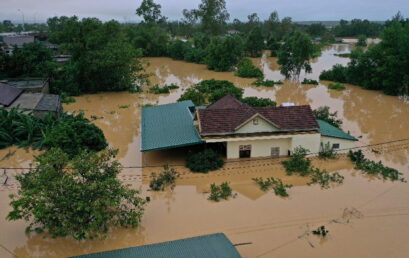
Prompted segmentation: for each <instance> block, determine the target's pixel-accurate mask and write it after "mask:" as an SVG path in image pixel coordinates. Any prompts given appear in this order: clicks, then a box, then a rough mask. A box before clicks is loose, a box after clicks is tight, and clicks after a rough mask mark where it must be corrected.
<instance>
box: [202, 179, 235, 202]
mask: <svg viewBox="0 0 409 258" xmlns="http://www.w3.org/2000/svg"><path fill="white" fill-rule="evenodd" d="M231 196H232V189H231V187H230V185H229V183H228V182H224V183H222V184H221V185H216V184H211V185H210V195H209V198H208V200H211V201H215V202H218V201H220V200H227V199H228V198H229V197H231Z"/></svg>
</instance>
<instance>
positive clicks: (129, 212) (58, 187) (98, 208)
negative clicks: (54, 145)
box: [7, 149, 144, 240]
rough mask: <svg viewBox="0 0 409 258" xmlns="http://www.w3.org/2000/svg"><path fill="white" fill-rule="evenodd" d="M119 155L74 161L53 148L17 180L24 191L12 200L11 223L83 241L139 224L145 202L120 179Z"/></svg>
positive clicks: (85, 154) (82, 155)
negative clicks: (115, 227) (13, 221)
mask: <svg viewBox="0 0 409 258" xmlns="http://www.w3.org/2000/svg"><path fill="white" fill-rule="evenodd" d="M116 154H117V151H114V150H105V151H103V152H101V153H99V154H95V153H90V152H87V151H83V152H81V153H79V155H78V156H77V157H75V158H74V159H73V160H69V157H68V155H67V154H66V153H64V152H63V151H62V150H60V149H51V150H50V151H48V152H46V153H44V154H42V155H40V156H38V157H36V163H37V164H36V167H35V169H33V170H31V171H29V172H28V173H25V174H21V175H18V176H17V177H16V179H17V180H18V182H19V183H20V185H21V188H20V190H19V191H18V193H17V194H16V195H12V196H11V199H12V201H11V207H12V211H11V212H10V213H9V214H8V216H7V219H8V220H20V219H24V220H25V221H28V222H29V223H30V224H29V226H28V227H27V231H36V232H48V233H49V234H51V236H52V237H66V236H71V237H73V238H75V239H77V240H81V239H87V238H91V239H92V238H98V237H101V236H103V235H104V234H106V233H107V232H108V230H109V228H110V227H111V226H121V227H136V226H138V225H139V223H140V221H141V217H142V214H143V210H144V201H143V199H141V198H140V197H139V196H138V191H136V190H132V189H130V188H128V187H127V186H124V185H123V184H122V183H121V182H120V181H119V180H118V178H117V175H118V174H119V173H120V164H119V163H118V162H117V161H113V160H112V159H113V158H114V157H115V155H116ZM65 168H68V169H65Z"/></svg>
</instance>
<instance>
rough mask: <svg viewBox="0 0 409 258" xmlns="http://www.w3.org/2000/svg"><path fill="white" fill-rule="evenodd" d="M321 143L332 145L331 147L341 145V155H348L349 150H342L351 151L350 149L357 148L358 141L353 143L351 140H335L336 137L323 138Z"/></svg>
mask: <svg viewBox="0 0 409 258" xmlns="http://www.w3.org/2000/svg"><path fill="white" fill-rule="evenodd" d="M321 142H322V143H323V144H326V143H328V142H329V143H330V146H331V147H332V145H333V144H337V143H338V144H339V149H340V150H341V151H339V153H346V152H348V150H342V149H349V148H354V147H356V141H351V140H345V139H340V138H334V137H326V136H321Z"/></svg>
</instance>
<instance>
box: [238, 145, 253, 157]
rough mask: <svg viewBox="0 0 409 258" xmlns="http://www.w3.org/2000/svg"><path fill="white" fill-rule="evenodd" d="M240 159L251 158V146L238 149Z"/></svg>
mask: <svg viewBox="0 0 409 258" xmlns="http://www.w3.org/2000/svg"><path fill="white" fill-rule="evenodd" d="M239 153H240V155H239V156H240V158H250V157H251V145H240V148H239Z"/></svg>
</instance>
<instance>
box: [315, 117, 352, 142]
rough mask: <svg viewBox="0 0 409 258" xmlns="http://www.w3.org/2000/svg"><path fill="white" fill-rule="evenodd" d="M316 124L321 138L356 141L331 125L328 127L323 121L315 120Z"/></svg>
mask: <svg viewBox="0 0 409 258" xmlns="http://www.w3.org/2000/svg"><path fill="white" fill-rule="evenodd" d="M317 122H318V125H319V126H320V132H321V135H322V136H327V137H334V138H340V139H345V140H350V141H358V139H357V138H355V137H353V136H351V135H349V134H347V133H346V132H344V131H342V130H341V129H339V128H337V127H335V126H333V125H330V124H329V123H327V122H325V121H323V120H319V119H317Z"/></svg>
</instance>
